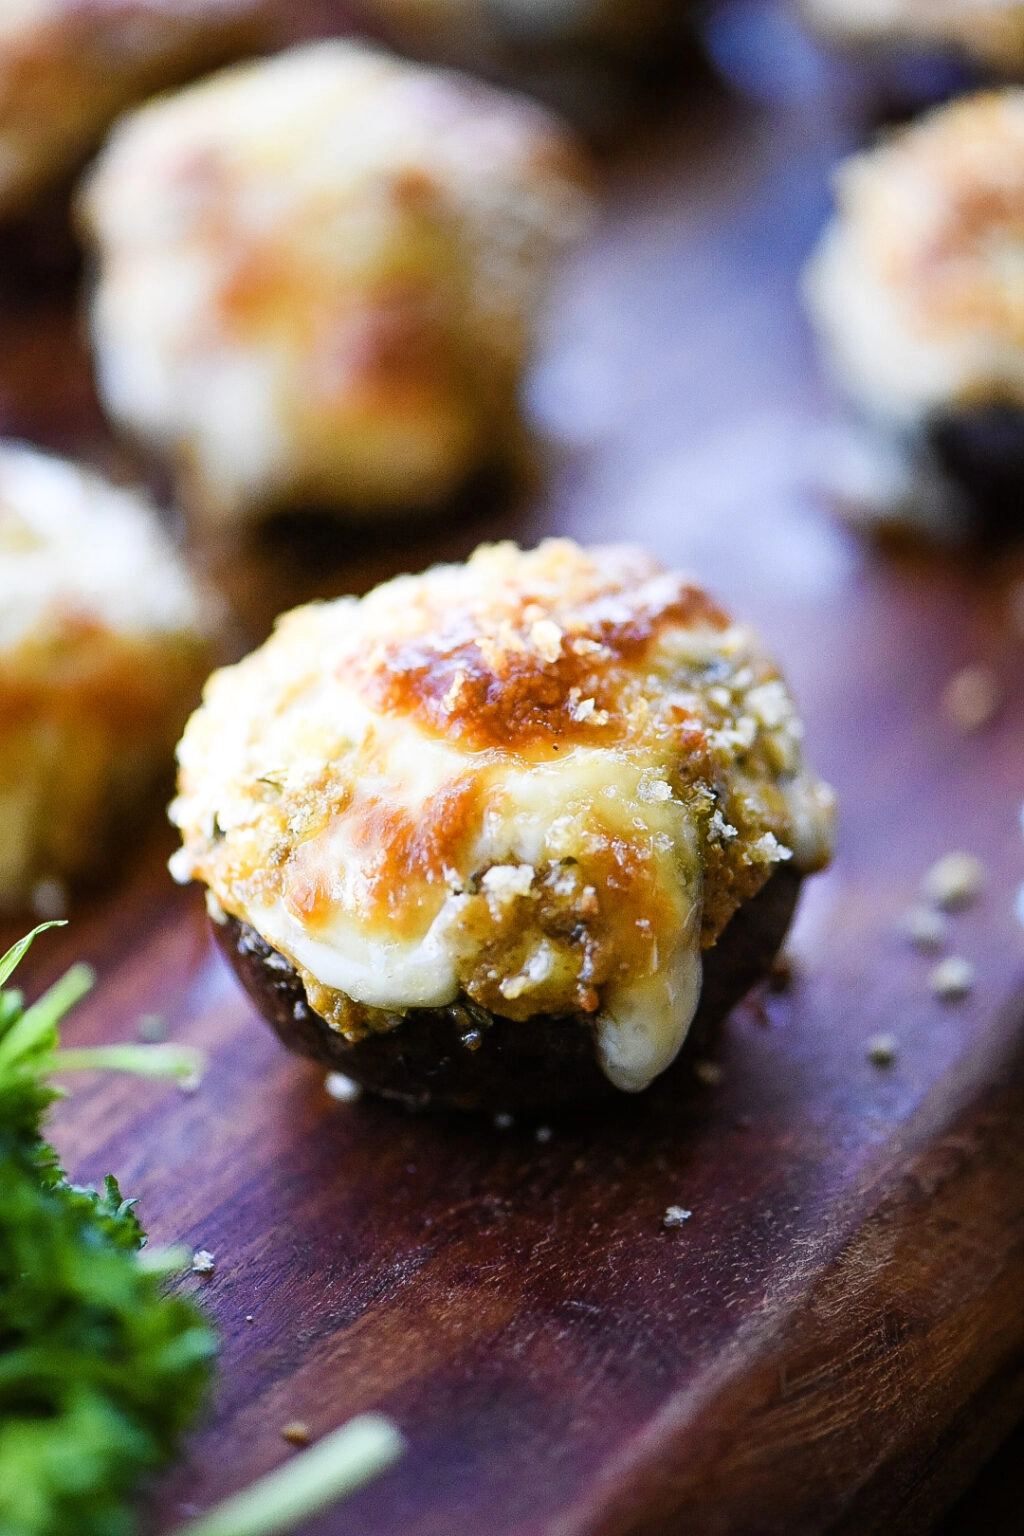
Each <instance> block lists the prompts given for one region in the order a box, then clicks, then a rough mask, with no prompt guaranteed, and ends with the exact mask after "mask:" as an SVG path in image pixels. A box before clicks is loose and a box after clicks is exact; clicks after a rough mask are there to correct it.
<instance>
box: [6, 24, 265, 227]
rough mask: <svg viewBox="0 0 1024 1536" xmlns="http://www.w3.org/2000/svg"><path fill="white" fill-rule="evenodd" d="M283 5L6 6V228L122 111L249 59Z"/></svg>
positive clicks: (84, 157) (66, 173) (60, 179)
mask: <svg viewBox="0 0 1024 1536" xmlns="http://www.w3.org/2000/svg"><path fill="white" fill-rule="evenodd" d="M274 3H276V0H4V3H3V5H2V6H0V222H3V221H4V220H6V219H10V218H12V217H15V216H17V215H20V214H23V213H25V212H27V211H28V210H29V209H31V207H32V205H33V204H34V203H35V202H36V201H37V200H38V199H39V198H40V197H42V196H43V195H44V194H45V193H46V192H47V191H48V190H49V189H50V188H51V187H54V186H57V185H60V184H61V183H62V182H63V181H64V180H65V178H67V177H68V176H69V175H70V174H71V173H72V172H74V171H76V170H77V169H78V168H79V166H80V165H82V164H83V163H84V161H85V160H87V159H88V157H89V155H91V154H92V152H93V151H94V150H95V149H96V147H97V146H98V144H99V143H100V141H101V139H102V138H103V135H104V133H105V132H106V130H107V129H108V128H109V126H110V124H111V123H112V122H113V121H114V119H115V118H116V117H117V115H118V114H119V113H120V112H123V111H124V110H125V108H126V107H130V106H132V105H134V103H136V102H139V101H143V100H144V99H145V98H146V97H147V96H151V95H152V94H153V92H154V91H157V90H160V89H162V88H163V87H165V86H168V85H175V84H177V83H179V82H180V81H183V80H187V79H189V78H191V77H192V76H194V75H198V74H201V73H202V72H203V70H206V69H211V68H212V67H213V66H215V65H218V64H223V63H225V62H227V61H228V60H229V59H231V58H235V57H238V56H239V55H241V54H245V53H248V52H251V51H252V50H253V49H255V48H258V47H260V46H261V45H262V44H264V43H265V42H266V41H267V40H268V38H269V36H270V35H271V33H270V22H271V17H272V10H273V4H274Z"/></svg>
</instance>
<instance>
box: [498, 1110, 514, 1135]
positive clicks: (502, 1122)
mask: <svg viewBox="0 0 1024 1536" xmlns="http://www.w3.org/2000/svg"><path fill="white" fill-rule="evenodd" d="M515 1123H516V1122H515V1119H514V1117H513V1116H512V1115H510V1114H505V1113H503V1114H500V1115H495V1117H494V1128H495V1130H496V1131H508V1130H511V1128H512V1126H513V1125H515Z"/></svg>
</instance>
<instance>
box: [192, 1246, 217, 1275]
mask: <svg viewBox="0 0 1024 1536" xmlns="http://www.w3.org/2000/svg"><path fill="white" fill-rule="evenodd" d="M216 1268H217V1260H216V1259H215V1258H214V1256H213V1254H212V1253H211V1252H210V1250H209V1249H208V1248H197V1249H196V1251H195V1253H194V1254H193V1255H192V1273H193V1274H194V1275H212V1274H213V1272H214V1270H215V1269H216Z"/></svg>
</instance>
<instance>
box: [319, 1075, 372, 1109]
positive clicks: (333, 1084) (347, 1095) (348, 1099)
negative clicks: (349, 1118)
mask: <svg viewBox="0 0 1024 1536" xmlns="http://www.w3.org/2000/svg"><path fill="white" fill-rule="evenodd" d="M324 1087H325V1089H326V1090H327V1092H328V1093H329V1094H330V1096H331V1098H332V1099H336V1100H337V1101H338V1103H339V1104H354V1103H355V1102H356V1100H357V1099H361V1098H362V1096H363V1090H362V1088H361V1087H360V1085H359V1084H358V1083H354V1082H353V1081H352V1079H351V1078H350V1077H346V1076H345V1074H344V1072H328V1074H327V1076H326V1077H325V1078H324Z"/></svg>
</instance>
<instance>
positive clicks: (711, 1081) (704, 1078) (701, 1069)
mask: <svg viewBox="0 0 1024 1536" xmlns="http://www.w3.org/2000/svg"><path fill="white" fill-rule="evenodd" d="M693 1075H694V1077H695V1078H696V1079H697V1081H698V1082H700V1083H703V1084H704V1086H705V1088H717V1087H718V1085H719V1083H720V1082H721V1081H722V1079H723V1078H724V1077H725V1073H724V1072H723V1071H722V1068H721V1067H720V1066H719V1065H718V1062H717V1061H695V1062H694V1064H693Z"/></svg>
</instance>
